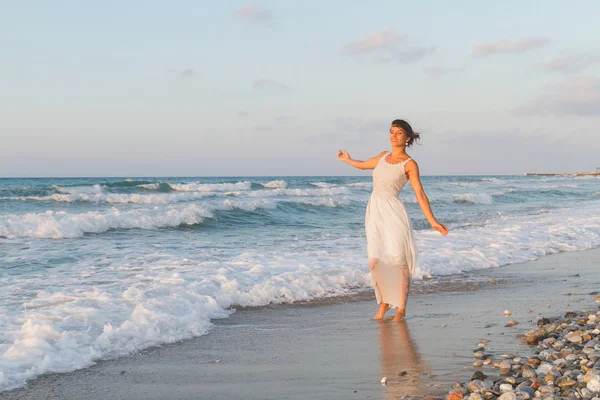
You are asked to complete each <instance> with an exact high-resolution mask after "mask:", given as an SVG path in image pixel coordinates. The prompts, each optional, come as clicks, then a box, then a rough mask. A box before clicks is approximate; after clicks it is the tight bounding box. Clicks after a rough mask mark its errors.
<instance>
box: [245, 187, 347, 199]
mask: <svg viewBox="0 0 600 400" xmlns="http://www.w3.org/2000/svg"><path fill="white" fill-rule="evenodd" d="M346 194H350V191H349V190H348V188H346V187H336V188H323V189H282V188H279V189H272V190H256V191H253V192H248V193H246V195H248V196H250V197H277V196H287V197H322V196H336V195H346Z"/></svg>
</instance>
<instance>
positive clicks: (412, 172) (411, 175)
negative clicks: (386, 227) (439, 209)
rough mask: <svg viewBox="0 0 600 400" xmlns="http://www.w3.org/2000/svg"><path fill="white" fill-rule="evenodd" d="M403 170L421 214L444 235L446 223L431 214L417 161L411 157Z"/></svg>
mask: <svg viewBox="0 0 600 400" xmlns="http://www.w3.org/2000/svg"><path fill="white" fill-rule="evenodd" d="M404 172H405V173H406V175H407V176H408V179H409V180H410V185H411V186H412V188H413V191H414V192H415V195H416V196H417V202H418V203H419V206H420V207H421V210H422V211H423V215H425V218H427V221H429V224H430V225H431V227H432V228H433V229H435V230H436V231H438V232H439V233H441V234H442V235H443V236H446V235H447V234H448V228H447V227H446V225H444V224H440V223H439V222H437V220H436V219H435V217H434V216H433V211H431V205H430V204H429V198H427V195H426V194H425V191H424V190H423V185H422V184H421V178H420V176H419V166H418V165H417V162H416V161H415V160H412V159H411V160H410V161H409V162H407V163H406V165H405V166H404Z"/></svg>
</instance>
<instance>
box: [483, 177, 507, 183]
mask: <svg viewBox="0 0 600 400" xmlns="http://www.w3.org/2000/svg"><path fill="white" fill-rule="evenodd" d="M479 181H480V182H488V183H504V181H503V180H502V179H498V178H481V179H479Z"/></svg>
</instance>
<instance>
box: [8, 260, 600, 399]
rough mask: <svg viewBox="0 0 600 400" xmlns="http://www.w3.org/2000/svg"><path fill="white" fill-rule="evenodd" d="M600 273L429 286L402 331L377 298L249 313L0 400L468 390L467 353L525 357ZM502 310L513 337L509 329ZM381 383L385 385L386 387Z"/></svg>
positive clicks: (532, 270) (572, 264) (585, 299)
mask: <svg viewBox="0 0 600 400" xmlns="http://www.w3.org/2000/svg"><path fill="white" fill-rule="evenodd" d="M599 265H600V250H598V249H596V250H590V251H585V252H575V253H561V254H557V255H553V256H548V257H545V258H542V259H540V260H538V261H534V262H530V263H526V264H515V265H510V266H506V267H502V268H498V269H493V270H484V271H479V272H475V273H472V274H470V276H464V275H463V276H461V281H462V282H463V283H460V284H456V285H454V284H453V283H452V282H451V281H450V282H448V281H446V283H444V284H443V285H442V284H440V283H437V282H435V281H430V282H427V284H425V285H421V286H420V289H419V290H420V292H418V291H417V293H415V294H413V296H412V297H411V298H410V300H409V301H410V305H409V311H408V314H409V315H408V317H407V319H406V322H405V323H402V324H394V323H391V322H386V323H378V322H375V321H372V320H370V318H371V317H372V314H373V313H374V312H375V308H376V307H375V303H374V300H373V298H372V296H371V294H370V293H366V294H365V295H364V296H358V297H356V298H351V299H347V298H346V299H333V300H327V301H322V302H312V303H305V304H296V305H284V306H273V307H262V308H249V309H242V310H238V311H237V312H236V313H234V314H233V315H232V316H231V317H229V318H227V319H223V320H217V321H215V326H214V327H213V329H212V331H211V333H210V334H209V335H206V336H203V337H199V338H195V339H192V340H187V341H182V342H178V343H174V344H170V345H165V346H162V347H154V348H151V349H147V350H145V351H142V352H140V353H138V354H134V355H131V356H128V357H124V358H121V359H118V360H108V361H101V362H99V363H98V364H96V365H95V366H93V367H91V368H88V369H85V370H79V371H74V372H72V373H66V374H50V375H44V376H42V377H40V378H38V379H36V380H34V381H32V382H30V383H29V384H28V386H27V387H26V388H22V389H17V390H13V391H9V392H5V393H2V394H0V398H2V399H7V400H13V399H14V400H16V399H57V400H58V399H61V400H62V399H64V400H68V399H91V400H95V399H128V400H135V399H167V398H168V399H181V400H183V399H305V398H313V399H352V398H356V399H364V398H373V399H376V398H386V399H387V398H390V399H391V398H399V397H402V396H409V397H423V396H426V395H433V396H436V395H437V396H442V395H443V394H444V393H447V391H448V389H449V388H450V386H451V385H452V383H453V382H456V381H461V380H462V381H464V380H467V379H469V378H470V376H471V375H472V374H473V372H474V371H475V368H473V367H472V362H473V357H472V351H473V349H474V348H475V347H476V344H477V342H478V341H479V339H482V338H485V339H487V340H489V341H490V342H489V347H488V348H487V350H488V352H490V353H492V354H502V353H507V352H508V353H510V352H519V353H523V352H526V351H527V348H526V347H527V346H524V345H521V344H519V340H518V338H517V335H519V334H523V333H525V332H527V331H529V330H530V329H532V328H534V327H535V324H536V321H537V319H538V318H539V317H542V316H553V315H558V314H560V313H563V312H565V311H569V310H580V309H582V308H587V309H594V310H595V309H596V308H597V306H596V305H594V303H593V299H594V295H593V292H595V291H596V290H597V288H598V284H599V282H600V280H599V279H598V275H597V268H598V266H599ZM465 278H466V279H465ZM470 278H472V279H470ZM465 280H466V281H467V282H468V281H471V283H464V281H465ZM415 287H417V286H415ZM505 310H510V311H511V313H512V315H511V316H510V319H514V320H516V321H517V322H518V325H517V326H515V327H506V326H505V325H506V322H507V321H508V317H506V316H505V315H504V314H503V312H504V311H505ZM528 310H531V312H528ZM486 373H487V374H492V375H493V373H494V371H493V370H491V371H486ZM384 376H385V377H387V378H388V383H387V385H382V384H381V383H380V380H381V378H382V377H384Z"/></svg>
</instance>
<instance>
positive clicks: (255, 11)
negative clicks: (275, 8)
mask: <svg viewBox="0 0 600 400" xmlns="http://www.w3.org/2000/svg"><path fill="white" fill-rule="evenodd" d="M233 16H234V17H236V18H238V19H240V20H242V21H246V22H252V23H257V24H266V23H268V22H270V21H271V19H272V15H271V11H270V10H268V9H266V8H264V7H262V6H259V5H258V4H254V3H245V4H243V5H242V6H241V7H240V8H238V9H237V10H236V11H235V12H234V13H233Z"/></svg>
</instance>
